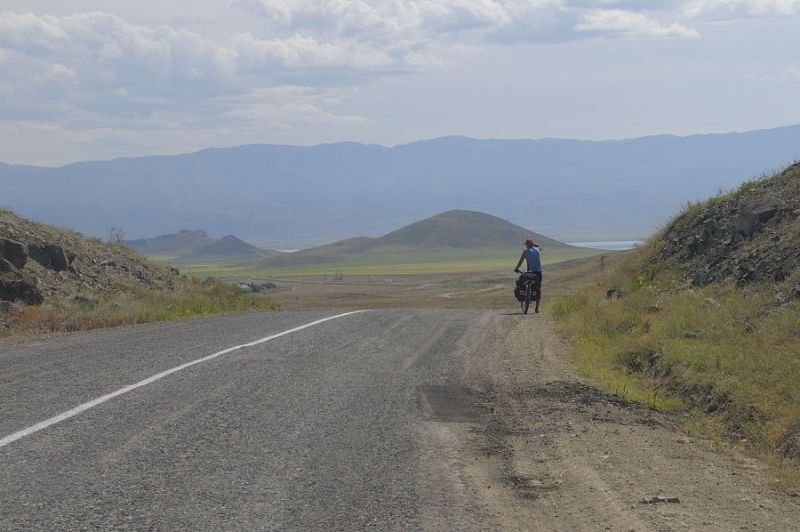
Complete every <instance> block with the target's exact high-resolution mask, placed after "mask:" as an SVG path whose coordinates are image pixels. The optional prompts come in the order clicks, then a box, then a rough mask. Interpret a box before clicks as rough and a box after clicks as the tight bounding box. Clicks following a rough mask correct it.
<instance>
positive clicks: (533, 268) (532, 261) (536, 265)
mask: <svg viewBox="0 0 800 532" xmlns="http://www.w3.org/2000/svg"><path fill="white" fill-rule="evenodd" d="M522 261H526V262H527V263H528V271H529V272H533V273H535V274H536V276H537V279H536V285H537V287H538V290H537V295H536V309H535V310H534V312H539V300H540V299H542V250H541V248H540V247H539V245H538V244H537V243H536V242H535V241H534V240H533V239H532V238H529V239H527V240H526V241H525V250H524V251H523V252H522V255H521V256H520V258H519V262H517V266H516V268H514V273H522V272H520V270H519V267H520V266H522Z"/></svg>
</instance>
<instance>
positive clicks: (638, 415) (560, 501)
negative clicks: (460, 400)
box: [462, 314, 800, 531]
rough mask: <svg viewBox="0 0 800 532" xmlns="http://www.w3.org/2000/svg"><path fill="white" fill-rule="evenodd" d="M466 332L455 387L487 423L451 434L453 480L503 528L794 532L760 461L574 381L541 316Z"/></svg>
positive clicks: (789, 512) (792, 516)
mask: <svg viewBox="0 0 800 532" xmlns="http://www.w3.org/2000/svg"><path fill="white" fill-rule="evenodd" d="M476 334H479V335H480V337H479V338H475V339H474V340H473V341H474V349H473V351H472V353H471V360H470V362H469V363H468V366H467V374H466V375H465V378H464V383H465V384H466V385H467V386H469V387H470V388H471V389H473V390H476V391H477V394H478V396H479V398H480V402H481V403H482V405H483V407H484V409H485V410H486V413H487V416H486V418H485V419H487V420H488V421H487V422H485V423H484V426H482V427H480V428H475V429H474V430H472V431H471V432H468V433H467V432H465V433H464V434H463V436H464V437H465V438H467V439H468V441H469V444H468V445H465V446H464V448H463V452H462V454H463V456H462V463H463V464H464V466H463V473H462V474H463V475H464V476H465V479H466V481H467V484H468V485H470V486H472V494H473V496H474V497H475V498H476V499H477V500H479V501H483V504H485V507H486V508H485V510H486V512H487V513H488V514H489V515H491V516H493V517H494V519H496V520H497V522H498V523H501V526H503V527H504V528H505V529H508V530H548V531H549V530H569V531H575V530H636V531H639V530H654V531H668V530H669V531H672V530H692V531H697V530H719V531H731V530H796V529H797V527H798V523H800V498H797V497H793V496H791V495H788V494H782V493H776V492H774V491H772V490H770V488H769V483H770V478H769V472H768V470H767V469H766V466H764V465H763V464H761V463H759V462H757V461H755V460H751V459H748V458H745V457H743V456H742V455H740V454H738V453H737V452H736V451H735V450H730V449H728V450H727V451H726V452H725V453H719V452H715V451H714V450H713V444H712V443H711V442H709V441H706V440H703V439H696V438H693V437H690V436H689V435H687V434H686V433H685V432H684V431H682V430H681V429H680V420H679V419H676V418H674V417H671V416H668V415H662V414H658V413H656V412H653V411H650V410H647V409H643V408H642V407H637V406H634V405H630V404H627V403H625V402H624V401H622V400H621V399H619V398H618V397H616V396H612V395H608V394H606V393H604V392H601V391H599V390H597V389H596V388H594V387H592V386H591V385H589V384H587V383H585V382H583V381H582V380H581V379H580V378H579V377H578V374H577V371H576V369H575V367H574V366H573V365H572V364H571V363H570V362H569V361H568V357H567V346H566V345H565V343H564V342H563V341H562V340H561V339H560V338H559V337H558V335H557V334H556V333H555V332H554V330H553V326H552V323H551V322H550V321H549V320H548V319H547V318H544V317H541V316H535V317H534V316H521V315H511V314H509V315H502V314H496V315H494V316H493V317H492V319H491V320H489V321H488V322H487V323H486V327H485V328H483V329H482V331H481V332H477V333H476ZM675 498H676V499H675ZM645 500H647V501H650V502H648V503H645V502H643V501H645ZM668 500H669V501H673V502H667V501H668ZM676 500H677V501H680V502H675V501H676Z"/></svg>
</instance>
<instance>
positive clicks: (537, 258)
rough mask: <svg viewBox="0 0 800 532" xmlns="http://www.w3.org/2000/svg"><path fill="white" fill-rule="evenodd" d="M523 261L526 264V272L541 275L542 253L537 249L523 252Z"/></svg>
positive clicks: (528, 249)
mask: <svg viewBox="0 0 800 532" xmlns="http://www.w3.org/2000/svg"><path fill="white" fill-rule="evenodd" d="M525 260H526V261H527V263H528V271H529V272H536V273H542V253H541V252H540V251H539V248H535V247H534V248H527V249H526V250H525Z"/></svg>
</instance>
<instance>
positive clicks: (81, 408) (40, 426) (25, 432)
mask: <svg viewBox="0 0 800 532" xmlns="http://www.w3.org/2000/svg"><path fill="white" fill-rule="evenodd" d="M361 312H364V311H363V310H357V311H354V312H345V313H344V314H337V315H336V316H330V317H327V318H323V319H321V320H317V321H312V322H311V323H306V324H305V325H301V326H299V327H295V328H294V329H289V330H288V331H283V332H279V333H278V334H273V335H271V336H267V337H265V338H261V339H260V340H256V341H254V342H250V343H247V344H242V345H237V346H234V347H229V348H227V349H223V350H222V351H218V352H216V353H214V354H212V355H208V356H206V357H203V358H198V359H197V360H193V361H191V362H187V363H186V364H181V365H180V366H176V367H174V368H172V369H168V370H166V371H162V372H161V373H159V374H157V375H153V376H152V377H148V378H146V379H144V380H142V381H139V382H137V383H135V384H131V385H129V386H125V387H124V388H120V389H119V390H117V391H115V392H111V393H109V394H106V395H104V396H102V397H98V398H97V399H93V400H92V401H89V402H87V403H83V404H81V405H78V406H76V407H75V408H73V409H72V410H67V411H66V412H64V413H62V414H59V415H57V416H53V417H51V418H50V419H46V420H44V421H42V422H41V423H37V424H36V425H33V426H30V427H28V428H26V429H22V430H20V431H18V432H15V433H14V434H10V435H8V436H6V437H5V438H3V439H1V440H0V448H3V447H5V446H6V445H8V444H10V443H14V442H15V441H17V440H19V439H21V438H24V437H25V436H30V435H31V434H34V433H36V432H39V431H40V430H44V429H46V428H47V427H49V426H51V425H55V424H56V423H60V422H62V421H64V420H66V419H69V418H71V417H75V416H77V415H79V414H82V413H84V412H86V411H87V410H89V409H90V408H94V407H96V406H97V405H101V404H103V403H105V402H106V401H110V400H111V399H113V398H115V397H119V396H120V395H124V394H126V393H128V392H131V391H133V390H136V389H137V388H141V387H143V386H147V385H148V384H151V383H153V382H156V381H157V380H160V379H163V378H164V377H167V376H169V375H172V374H173V373H177V372H179V371H181V370H184V369H186V368H188V367H191V366H194V365H196V364H202V363H203V362H208V361H209V360H212V359H215V358H217V357H220V356H222V355H226V354H228V353H230V352H232V351H237V350H239V349H244V348H245V347H253V346H256V345H259V344H263V343H265V342H269V341H270V340H274V339H275V338H280V337H281V336H286V335H287V334H292V333H294V332H297V331H302V330H303V329H308V328H309V327H314V326H315V325H319V324H320V323H325V322H326V321H331V320H335V319H338V318H344V317H345V316H350V315H352V314H359V313H361Z"/></svg>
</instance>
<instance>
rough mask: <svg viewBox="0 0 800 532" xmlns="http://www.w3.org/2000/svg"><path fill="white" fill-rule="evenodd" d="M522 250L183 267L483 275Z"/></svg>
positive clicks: (194, 270)
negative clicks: (274, 265) (282, 264)
mask: <svg viewBox="0 0 800 532" xmlns="http://www.w3.org/2000/svg"><path fill="white" fill-rule="evenodd" d="M520 253H521V250H520V249H518V248H511V249H446V250H425V251H403V252H391V253H380V254H372V255H363V256H360V257H358V258H352V259H348V260H345V261H341V262H336V263H322V264H309V265H301V266H294V267H291V266H287V267H280V268H254V267H250V266H247V265H224V264H213V265H200V266H183V267H182V268H181V269H182V271H184V272H185V273H188V274H191V275H194V276H197V277H203V276H207V275H214V276H216V277H220V278H225V279H241V278H247V277H287V276H320V275H335V274H342V275H386V276H390V275H423V274H447V273H483V272H493V271H503V270H509V271H511V270H513V269H514V265H516V262H517V260H518V259H519V255H520ZM599 253H600V251H598V250H593V249H582V248H566V249H554V250H552V251H548V250H546V249H545V250H544V251H543V253H542V259H543V262H544V264H553V263H556V262H561V261H565V260H570V259H577V258H582V257H590V256H593V255H597V254H599Z"/></svg>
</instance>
